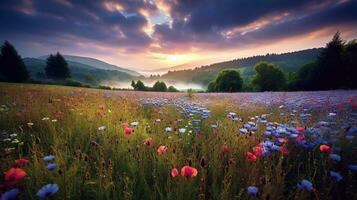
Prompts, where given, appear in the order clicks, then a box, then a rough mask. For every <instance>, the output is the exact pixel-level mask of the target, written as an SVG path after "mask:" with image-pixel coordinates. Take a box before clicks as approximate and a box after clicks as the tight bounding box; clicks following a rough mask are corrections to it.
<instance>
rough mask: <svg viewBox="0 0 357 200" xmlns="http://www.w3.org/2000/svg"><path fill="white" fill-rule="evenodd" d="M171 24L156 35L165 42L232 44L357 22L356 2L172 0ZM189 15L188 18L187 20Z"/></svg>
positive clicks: (160, 28) (278, 37) (170, 2)
mask: <svg viewBox="0 0 357 200" xmlns="http://www.w3.org/2000/svg"><path fill="white" fill-rule="evenodd" d="M168 5H169V7H170V8H171V9H170V12H171V13H170V14H171V16H172V17H173V23H172V27H169V26H168V25H158V26H156V27H155V30H156V31H155V35H157V36H158V37H160V38H161V39H162V40H164V41H165V43H172V44H174V43H181V44H182V43H183V42H187V43H192V42H194V43H195V42H196V43H199V44H202V43H206V44H208V45H213V46H221V47H229V46H231V47H232V46H237V45H241V44H244V43H249V42H259V41H270V40H273V39H284V38H286V37H289V36H296V35H300V34H304V33H309V32H313V31H316V30H319V29H321V28H325V27H331V26H337V25H343V24H357V12H356V10H357V5H356V1H355V0H353V1H326V0H324V1H323V0H315V1H311V0H299V1H295V0H292V1H284V0H271V1H267V0H258V1H251V0H241V1H238V0H222V1H213V0H200V1H194V3H192V1H189V0H183V1H169V2H168ZM284 13H286V17H282V18H281V19H279V20H277V21H271V23H268V24H267V25H266V26H263V27H259V28H257V29H256V30H250V31H248V32H246V33H244V31H238V32H236V33H235V35H232V36H230V37H225V36H224V35H223V34H222V33H223V32H224V31H229V30H231V29H234V28H244V27H245V26H248V25H249V24H251V23H253V22H259V21H264V20H267V21H269V20H270V19H273V18H274V17H276V16H281V15H283V14H284ZM185 18H186V21H185V20H184V19H185Z"/></svg>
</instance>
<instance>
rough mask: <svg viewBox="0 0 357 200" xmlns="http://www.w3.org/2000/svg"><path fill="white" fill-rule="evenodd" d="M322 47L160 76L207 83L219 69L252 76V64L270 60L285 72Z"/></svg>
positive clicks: (294, 68) (312, 59)
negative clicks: (237, 71) (233, 69)
mask: <svg viewBox="0 0 357 200" xmlns="http://www.w3.org/2000/svg"><path fill="white" fill-rule="evenodd" d="M321 50H322V48H314V49H306V50H302V51H295V52H290V53H283V54H267V55H260V56H252V57H247V58H240V59H234V60H230V61H225V62H219V63H214V64H211V65H206V66H201V67H196V68H194V69H185V70H174V71H169V72H168V73H166V74H163V75H162V76H161V77H160V78H156V79H161V80H164V81H169V82H171V83H174V82H181V83H196V84H202V85H207V84H208V83H209V81H211V80H212V79H213V78H214V77H215V76H216V75H217V73H218V72H219V71H221V70H222V69H226V68H235V69H239V70H240V72H241V75H242V76H243V79H246V80H247V79H248V80H249V79H250V78H251V77H253V76H254V74H255V70H254V65H255V64H256V63H258V62H260V61H267V62H272V63H275V64H277V65H279V66H280V67H281V68H282V69H283V70H284V71H285V72H286V73H288V72H294V71H297V70H298V69H299V68H300V67H301V66H302V65H304V64H306V63H308V62H311V61H314V60H316V59H317V57H318V55H319V54H320V52H321Z"/></svg>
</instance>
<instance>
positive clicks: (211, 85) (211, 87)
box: [207, 79, 216, 92]
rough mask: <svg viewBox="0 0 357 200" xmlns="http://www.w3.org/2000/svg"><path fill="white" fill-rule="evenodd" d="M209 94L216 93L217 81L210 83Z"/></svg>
mask: <svg viewBox="0 0 357 200" xmlns="http://www.w3.org/2000/svg"><path fill="white" fill-rule="evenodd" d="M207 92H216V80H215V79H213V80H212V81H210V82H209V83H208V86H207Z"/></svg>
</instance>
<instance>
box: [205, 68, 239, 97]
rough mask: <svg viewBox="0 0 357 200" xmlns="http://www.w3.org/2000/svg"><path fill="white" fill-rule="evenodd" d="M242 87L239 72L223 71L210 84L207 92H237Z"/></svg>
mask: <svg viewBox="0 0 357 200" xmlns="http://www.w3.org/2000/svg"><path fill="white" fill-rule="evenodd" d="M242 86H243V79H242V78H241V77H240V74H239V71H237V70H233V69H225V70H222V71H221V72H219V74H218V75H217V77H216V78H215V79H214V80H213V81H211V82H210V84H209V86H208V90H209V91H212V92H238V91H240V90H241V88H242Z"/></svg>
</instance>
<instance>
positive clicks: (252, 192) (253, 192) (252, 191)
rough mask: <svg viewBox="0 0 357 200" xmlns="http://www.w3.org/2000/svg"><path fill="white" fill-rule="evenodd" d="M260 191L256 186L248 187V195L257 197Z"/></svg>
mask: <svg viewBox="0 0 357 200" xmlns="http://www.w3.org/2000/svg"><path fill="white" fill-rule="evenodd" d="M258 191H259V189H258V188H257V187H255V186H249V187H247V193H248V194H249V195H252V196H256V195H257V193H258Z"/></svg>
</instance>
